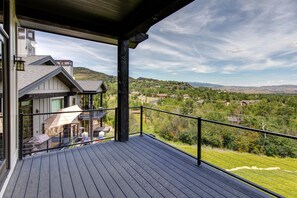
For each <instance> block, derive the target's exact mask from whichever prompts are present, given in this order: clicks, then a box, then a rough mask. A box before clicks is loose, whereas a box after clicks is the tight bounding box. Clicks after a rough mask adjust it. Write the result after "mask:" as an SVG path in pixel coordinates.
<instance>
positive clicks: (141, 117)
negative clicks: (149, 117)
mask: <svg viewBox="0 0 297 198" xmlns="http://www.w3.org/2000/svg"><path fill="white" fill-rule="evenodd" d="M142 132H143V106H142V105H141V106H140V136H142Z"/></svg>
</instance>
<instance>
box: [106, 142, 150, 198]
mask: <svg viewBox="0 0 297 198" xmlns="http://www.w3.org/2000/svg"><path fill="white" fill-rule="evenodd" d="M107 145H108V144H102V146H101V152H102V153H105V156H106V158H107V160H108V161H109V162H110V163H111V164H112V165H113V166H114V168H115V169H116V170H117V171H118V172H119V173H120V174H121V176H122V177H123V178H124V179H125V181H126V182H127V184H128V185H129V186H130V187H131V188H132V189H133V191H134V192H135V193H136V194H137V196H138V197H142V198H148V197H150V196H149V195H148V193H147V192H146V191H145V190H144V189H143V188H142V186H140V185H139V183H138V182H137V181H136V180H135V179H134V178H133V177H132V176H131V175H130V174H129V173H128V172H127V171H126V169H124V168H123V166H122V164H125V162H124V161H122V163H121V164H119V163H118V162H117V161H116V160H115V158H114V155H115V154H110V155H109V154H108V153H109V152H108V150H107V148H106V146H107Z"/></svg>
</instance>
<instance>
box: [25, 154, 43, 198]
mask: <svg viewBox="0 0 297 198" xmlns="http://www.w3.org/2000/svg"><path fill="white" fill-rule="evenodd" d="M40 163H41V158H40V157H33V161H32V167H31V171H30V176H29V180H28V186H27V191H26V195H25V197H37V195H38V183H39V174H40Z"/></svg>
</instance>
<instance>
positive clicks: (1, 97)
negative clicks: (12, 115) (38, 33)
mask: <svg viewBox="0 0 297 198" xmlns="http://www.w3.org/2000/svg"><path fill="white" fill-rule="evenodd" d="M7 39H8V37H7V34H6V33H5V31H4V30H3V28H2V27H0V44H1V47H0V188H1V185H2V182H3V181H4V179H5V177H6V173H7V169H8V168H9V167H8V153H9V152H8V136H7V135H8V134H7V133H8V132H7V129H8V126H7V123H8V122H7V115H5V114H6V113H5V112H7V110H5V111H4V110H3V109H4V108H5V109H7V107H5V106H4V105H3V102H4V101H5V95H6V94H5V92H6V91H7V83H6V82H5V79H6V77H5V73H6V74H7V72H8V68H7V64H6V57H5V51H4V50H5V43H6V42H7Z"/></svg>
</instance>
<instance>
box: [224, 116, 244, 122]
mask: <svg viewBox="0 0 297 198" xmlns="http://www.w3.org/2000/svg"><path fill="white" fill-rule="evenodd" d="M227 120H228V122H231V123H236V124H240V123H241V122H242V121H243V118H242V117H241V116H228V117H227Z"/></svg>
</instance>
